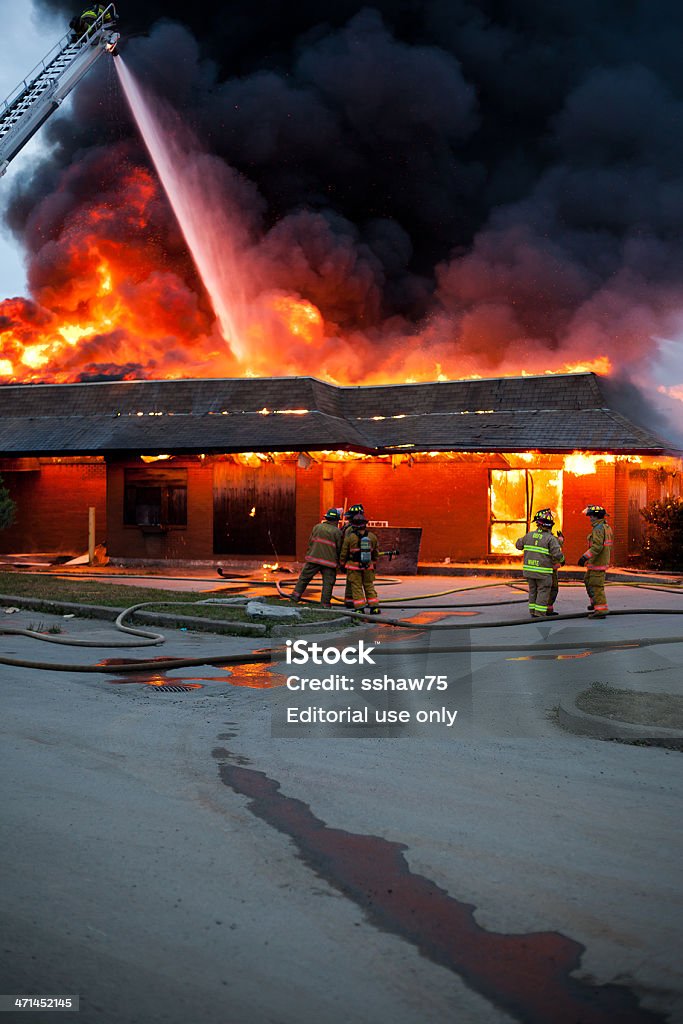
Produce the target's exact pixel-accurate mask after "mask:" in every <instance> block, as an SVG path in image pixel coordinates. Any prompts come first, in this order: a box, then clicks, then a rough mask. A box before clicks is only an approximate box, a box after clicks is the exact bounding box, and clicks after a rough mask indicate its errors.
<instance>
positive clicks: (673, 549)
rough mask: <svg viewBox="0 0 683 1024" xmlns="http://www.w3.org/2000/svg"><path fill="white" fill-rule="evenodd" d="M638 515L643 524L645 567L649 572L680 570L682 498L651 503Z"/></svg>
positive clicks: (682, 537)
mask: <svg viewBox="0 0 683 1024" xmlns="http://www.w3.org/2000/svg"><path fill="white" fill-rule="evenodd" d="M640 514H641V516H642V517H643V519H644V520H645V538H644V543H643V558H644V561H645V563H646V564H647V565H648V566H649V567H650V568H651V569H664V570H669V571H673V570H681V569H683V498H664V499H663V500H662V501H652V502H650V504H649V505H647V506H646V507H645V508H642V509H641V510H640Z"/></svg>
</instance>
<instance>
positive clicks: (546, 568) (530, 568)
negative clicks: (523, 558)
mask: <svg viewBox="0 0 683 1024" xmlns="http://www.w3.org/2000/svg"><path fill="white" fill-rule="evenodd" d="M522 571H523V572H525V573H533V572H541V573H550V575H551V576H552V572H553V570H552V566H550V565H525V566H524V569H523V570H522Z"/></svg>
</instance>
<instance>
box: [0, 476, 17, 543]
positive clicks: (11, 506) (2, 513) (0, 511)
mask: <svg viewBox="0 0 683 1024" xmlns="http://www.w3.org/2000/svg"><path fill="white" fill-rule="evenodd" d="M16 514H17V506H16V504H15V503H14V502H13V501H12V499H11V498H10V496H9V491H8V490H7V488H6V487H5V485H4V484H3V482H2V477H1V476H0V530H4V529H5V527H6V526H11V525H12V523H13V522H14V519H15V517H16Z"/></svg>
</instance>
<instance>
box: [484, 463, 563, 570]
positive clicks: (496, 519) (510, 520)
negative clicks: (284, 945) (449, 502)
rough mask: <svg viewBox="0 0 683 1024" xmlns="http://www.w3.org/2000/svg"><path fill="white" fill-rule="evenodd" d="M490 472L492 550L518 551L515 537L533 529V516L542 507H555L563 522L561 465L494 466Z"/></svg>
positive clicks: (556, 513) (558, 518) (516, 553)
mask: <svg viewBox="0 0 683 1024" xmlns="http://www.w3.org/2000/svg"><path fill="white" fill-rule="evenodd" d="M489 473H490V477H489V502H490V510H491V528H490V534H489V552H490V553H491V554H494V555H509V554H514V555H518V554H519V551H518V550H517V548H516V547H515V541H516V540H517V538H518V537H521V536H523V535H524V534H525V533H526V532H527V530H529V528H530V524H531V520H532V516H533V515H534V514H535V513H536V512H537V511H538V510H539V509H541V508H550V509H552V510H553V512H554V514H555V519H556V520H557V522H558V525H559V521H560V518H561V515H562V470H561V469H492V470H490V471H489Z"/></svg>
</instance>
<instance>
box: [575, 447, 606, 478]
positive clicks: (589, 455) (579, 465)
mask: <svg viewBox="0 0 683 1024" xmlns="http://www.w3.org/2000/svg"><path fill="white" fill-rule="evenodd" d="M615 461H616V456H615V455H607V454H606V453H604V452H601V453H599V454H598V453H593V452H577V451H574V452H572V453H571V455H565V457H564V468H565V472H567V473H571V474H572V475H573V476H589V475H590V474H593V473H597V471H598V463H599V462H602V463H603V464H605V465H608V464H612V463H614V462H615Z"/></svg>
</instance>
